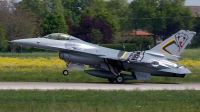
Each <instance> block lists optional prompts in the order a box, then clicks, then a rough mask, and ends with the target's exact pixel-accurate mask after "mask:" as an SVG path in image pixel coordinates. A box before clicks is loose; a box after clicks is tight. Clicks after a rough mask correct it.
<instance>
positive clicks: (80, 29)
mask: <svg viewBox="0 0 200 112" xmlns="http://www.w3.org/2000/svg"><path fill="white" fill-rule="evenodd" d="M66 24H67V25H68V26H69V28H70V30H69V31H70V32H69V34H70V35H73V36H75V37H78V38H80V39H82V40H85V41H87V42H97V40H100V39H101V40H100V41H98V43H100V42H102V43H111V42H112V41H113V36H112V34H113V33H112V28H111V26H110V25H109V24H108V23H106V22H105V21H104V20H102V19H99V18H95V17H94V18H92V17H90V16H89V15H86V14H83V15H82V16H81V20H80V22H79V25H78V26H76V25H73V24H72V23H71V22H70V21H69V19H67V18H66ZM94 36H97V37H94Z"/></svg>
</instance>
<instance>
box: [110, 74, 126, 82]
mask: <svg viewBox="0 0 200 112" xmlns="http://www.w3.org/2000/svg"><path fill="white" fill-rule="evenodd" d="M108 81H109V82H110V83H113V82H115V81H116V82H117V83H123V82H124V78H123V77H122V76H121V75H118V76H116V78H115V79H111V78H108Z"/></svg>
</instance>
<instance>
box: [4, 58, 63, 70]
mask: <svg viewBox="0 0 200 112" xmlns="http://www.w3.org/2000/svg"><path fill="white" fill-rule="evenodd" d="M64 67H65V62H64V61H63V60H60V59H59V58H58V57H53V58H41V57H40V58H11V57H0V71H10V70H15V71H24V72H25V71H27V72H28V71H33V70H34V71H35V70H36V71H41V70H43V69H45V70H55V69H58V68H64Z"/></svg>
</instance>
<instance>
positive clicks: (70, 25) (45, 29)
mask: <svg viewBox="0 0 200 112" xmlns="http://www.w3.org/2000/svg"><path fill="white" fill-rule="evenodd" d="M184 3H185V0H133V1H132V2H130V3H129V2H127V0H22V1H20V2H15V0H10V1H7V0H2V1H0V51H8V50H9V49H10V45H9V44H8V43H7V41H10V40H13V39H19V38H20V39H21V38H31V37H39V36H40V37H41V36H45V35H47V34H50V33H57V32H60V33H67V34H70V35H73V36H75V37H77V38H80V39H82V40H85V41H88V42H92V43H95V44H109V43H117V42H118V38H120V35H119V32H120V31H127V30H133V29H143V30H147V31H149V32H152V33H154V34H155V35H162V36H164V37H167V36H169V35H171V34H173V33H176V32H177V31H178V30H180V29H190V30H195V31H196V32H199V27H200V19H199V18H195V17H194V16H193V15H192V12H191V11H190V9H189V8H187V7H185V6H184ZM199 38H200V35H198V36H196V37H195V39H194V42H193V47H199V46H198V42H200V39H199Z"/></svg>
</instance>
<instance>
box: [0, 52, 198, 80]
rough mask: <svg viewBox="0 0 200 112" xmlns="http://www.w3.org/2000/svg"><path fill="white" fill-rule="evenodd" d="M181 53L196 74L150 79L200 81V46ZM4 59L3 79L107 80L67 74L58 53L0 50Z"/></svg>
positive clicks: (0, 68)
mask: <svg viewBox="0 0 200 112" xmlns="http://www.w3.org/2000/svg"><path fill="white" fill-rule="evenodd" d="M181 56H182V57H181V59H180V61H179V63H180V64H183V65H185V66H187V67H188V68H189V69H190V70H191V71H192V74H189V75H186V77H185V78H169V77H151V80H149V81H146V82H200V74H199V73H200V59H199V56H200V49H186V50H185V51H184V52H183V54H182V55H181ZM0 60H1V61H0V71H1V72H0V81H42V82H107V79H102V78H97V77H94V76H90V75H88V74H86V73H84V72H83V71H75V70H69V72H70V74H69V75H68V76H67V77H64V76H63V75H62V71H63V70H64V69H65V62H64V61H62V60H60V59H59V58H58V53H57V52H43V53H22V54H21V53H0ZM131 82H132V81H131ZM134 82H136V81H135V80H134ZM139 82H142V81H139Z"/></svg>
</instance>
